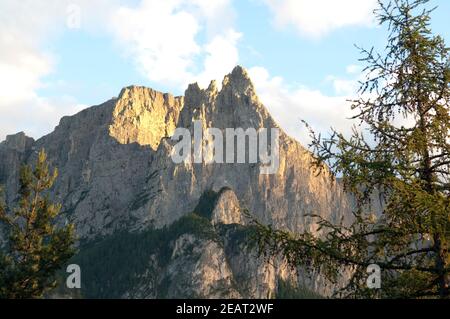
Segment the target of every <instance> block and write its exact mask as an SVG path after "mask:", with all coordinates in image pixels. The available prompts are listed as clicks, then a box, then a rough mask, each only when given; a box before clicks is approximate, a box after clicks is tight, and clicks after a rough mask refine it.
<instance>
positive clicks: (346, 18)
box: [265, 0, 377, 38]
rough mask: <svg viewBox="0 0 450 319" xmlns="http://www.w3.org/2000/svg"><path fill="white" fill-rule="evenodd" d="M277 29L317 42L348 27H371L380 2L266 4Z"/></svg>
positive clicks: (278, 0) (289, 0) (274, 0)
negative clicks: (292, 29) (290, 30)
mask: <svg viewBox="0 0 450 319" xmlns="http://www.w3.org/2000/svg"><path fill="white" fill-rule="evenodd" d="M265 2H266V3H267V5H268V6H269V8H270V9H271V11H272V12H273V14H274V15H275V23H276V24H277V25H278V26H286V25H293V26H294V27H295V28H296V29H297V31H298V32H300V34H302V35H305V36H309V37H313V38H317V37H321V36H324V35H326V34H327V33H329V32H331V31H333V30H335V29H339V28H342V27H347V26H371V25H373V24H374V17H373V10H374V9H375V8H376V6H377V0H339V1H337V0H314V1H312V0H265Z"/></svg>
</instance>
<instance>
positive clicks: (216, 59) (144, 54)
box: [111, 0, 241, 89]
mask: <svg viewBox="0 0 450 319" xmlns="http://www.w3.org/2000/svg"><path fill="white" fill-rule="evenodd" d="M232 20H233V10H232V8H231V4H230V1H228V0H217V1H206V0H168V1H160V0H143V1H142V2H141V3H140V5H138V6H137V7H129V6H121V7H119V8H117V9H116V10H115V12H114V13H113V14H112V17H111V24H112V27H111V30H112V32H113V34H114V35H115V37H116V38H117V39H118V41H119V43H120V45H121V46H122V47H123V49H124V51H125V52H126V53H127V54H128V55H129V56H130V57H131V58H132V59H133V60H134V61H135V63H136V66H137V68H138V69H139V70H140V71H141V72H142V73H143V75H144V76H146V77H147V78H148V79H149V80H151V81H153V82H157V83H159V84H162V85H168V86H170V87H172V88H176V89H185V88H186V84H187V83H190V82H193V81H200V82H201V84H205V82H206V78H208V81H209V80H212V79H221V78H222V77H223V76H224V75H225V74H226V73H227V72H229V70H230V69H232V68H233V66H234V65H235V64H237V62H238V57H239V55H238V49H237V43H238V40H239V38H240V36H241V35H240V34H239V33H238V32H236V31H234V29H233V28H232ZM205 29H206V30H205ZM202 31H205V35H206V36H205V39H204V40H203V41H200V40H199V38H200V36H201V35H202V34H201V32H202ZM199 66H201V67H199Z"/></svg>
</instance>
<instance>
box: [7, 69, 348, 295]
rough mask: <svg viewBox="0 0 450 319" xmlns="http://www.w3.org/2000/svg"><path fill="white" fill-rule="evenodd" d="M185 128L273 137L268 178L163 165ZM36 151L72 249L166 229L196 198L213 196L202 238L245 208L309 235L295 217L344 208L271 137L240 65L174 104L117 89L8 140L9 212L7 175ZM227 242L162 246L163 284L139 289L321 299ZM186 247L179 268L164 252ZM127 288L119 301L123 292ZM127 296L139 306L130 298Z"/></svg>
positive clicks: (303, 162)
mask: <svg viewBox="0 0 450 319" xmlns="http://www.w3.org/2000/svg"><path fill="white" fill-rule="evenodd" d="M195 121H198V122H199V123H201V125H202V127H203V128H209V127H215V128H218V129H220V130H225V129H226V128H237V127H239V128H243V129H247V128H255V129H260V128H278V129H280V148H279V153H280V154H279V158H280V163H279V169H278V171H277V172H276V173H275V174H272V175H261V174H260V166H261V163H256V164H252V163H244V164H238V163H234V164H232V163H231V164H217V163H213V164H208V165H206V164H203V163H202V164H196V163H186V162H184V163H180V164H176V163H174V162H173V161H172V159H171V154H172V151H173V148H174V146H175V144H176V142H175V141H173V140H172V139H171V138H170V137H171V135H172V134H173V132H174V131H175V129H176V128H178V127H183V128H187V129H189V130H192V129H193V127H192V126H193V125H192V124H193V123H194V122H195ZM41 148H44V149H45V150H46V151H47V153H48V159H49V161H50V164H51V166H55V167H58V169H59V171H60V175H59V178H58V180H57V181H56V183H55V186H54V188H53V190H52V192H51V193H50V196H51V198H52V199H53V200H55V201H58V202H60V203H62V205H63V215H62V219H61V222H63V223H65V222H72V223H74V224H75V226H76V231H77V234H78V236H79V238H80V239H81V240H82V241H84V242H89V241H92V240H94V239H96V238H99V237H105V236H114V235H115V234H119V233H121V232H123V231H125V232H148V231H150V232H152V231H153V230H152V229H166V228H167V227H170V226H171V225H173V224H174V223H176V222H177V221H179V220H182V218H185V217H186V216H190V215H189V214H191V213H192V212H195V210H196V209H197V208H198V205H199V202H200V201H201V198H202V196H203V195H204V194H207V193H208V192H213V193H221V194H222V195H223V196H224V197H223V198H219V199H218V200H217V202H214V205H215V206H214V207H213V208H211V212H208V214H209V213H210V214H211V219H210V220H209V222H208V223H211V225H212V227H213V228H212V229H213V230H214V229H215V230H217V229H220V227H222V226H223V227H225V226H226V225H240V227H246V221H245V218H243V217H242V215H241V211H242V209H243V208H246V209H248V210H249V211H250V212H251V213H252V214H253V215H254V216H255V217H256V218H258V219H259V220H261V221H262V222H264V223H268V224H272V225H273V226H274V227H276V228H279V229H288V230H291V231H293V232H300V231H304V230H309V231H312V232H316V230H317V225H316V224H315V223H313V222H312V221H311V220H310V219H309V218H306V217H305V216H306V215H308V214H312V213H314V214H318V215H321V216H322V217H325V218H327V219H329V220H331V221H339V220H340V219H341V218H342V217H345V216H346V215H347V214H348V212H349V207H350V203H349V200H348V197H347V195H346V194H344V192H343V190H342V188H341V186H340V185H339V184H338V183H337V182H336V181H333V180H332V178H330V177H331V176H330V173H329V171H328V170H327V169H324V170H323V171H322V172H321V173H319V174H316V173H317V172H315V171H314V170H313V169H312V168H311V163H312V155H311V153H310V152H309V151H307V150H306V149H305V148H304V147H303V146H302V145H300V143H299V142H297V141H296V140H294V139H293V138H291V137H289V136H288V135H287V134H286V133H284V132H283V131H282V129H281V128H280V127H279V125H278V124H277V123H276V122H275V120H274V119H273V118H272V116H271V115H270V114H269V112H268V111H267V109H266V107H265V106H264V105H263V104H262V103H261V102H260V100H259V98H258V96H257V94H256V90H255V88H254V86H253V84H252V82H251V79H250V77H249V76H248V73H247V71H246V70H245V69H244V68H242V67H240V66H238V67H236V68H234V69H233V71H232V72H231V73H230V74H228V75H226V76H225V77H224V80H223V82H222V88H221V89H220V90H218V88H217V85H216V83H215V82H214V81H213V82H211V84H210V85H209V87H208V88H206V89H201V88H200V87H199V86H198V84H191V85H189V86H188V88H187V90H186V92H185V95H184V97H174V96H173V95H171V94H169V93H161V92H158V91H155V90H153V89H150V88H145V87H140V86H129V87H126V88H124V89H122V91H121V93H120V95H119V97H118V98H113V99H110V100H109V101H106V102H104V103H102V104H99V105H97V106H93V107H90V108H88V109H85V110H83V111H81V112H79V113H77V114H75V115H73V116H70V117H63V118H62V119H61V121H60V123H59V124H58V126H57V127H56V128H55V130H54V131H53V132H52V133H50V134H48V135H46V136H44V137H42V138H40V139H38V140H36V141H34V140H33V141H32V140H30V139H28V138H27V137H26V136H25V135H24V134H19V135H17V136H12V137H10V138H9V142H2V143H1V144H0V159H1V161H0V163H1V164H0V184H5V185H6V192H5V193H6V201H7V202H8V203H9V204H13V203H14V200H15V198H16V197H15V196H16V195H15V194H16V193H17V189H18V183H17V180H18V175H17V174H18V168H19V167H20V165H21V164H22V163H27V162H28V163H32V162H33V160H34V159H35V157H36V152H37V151H38V150H39V149H41ZM224 189H226V191H225V192H223V190H224ZM186 236H187V237H186ZM229 239H230V238H227V237H226V236H225V237H223V238H222V240H223V241H224V244H223V245H224V246H223V247H225V248H221V246H220V245H219V246H217V245H215V244H214V243H213V242H211V241H210V240H199V239H198V238H197V237H195V236H194V235H192V234H183V235H181V237H179V238H172V239H170V240H171V242H172V244H173V245H169V247H170V248H168V249H173V250H174V252H173V253H172V254H171V255H173V259H171V261H170V262H169V264H164V265H159V266H158V265H156V266H155V267H156V268H157V269H159V270H158V271H157V272H156V273H160V274H164V275H156V274H154V276H157V278H156V279H155V278H153V277H152V279H151V280H153V281H154V280H156V281H157V282H159V283H160V282H161V281H163V280H165V278H166V279H167V278H171V282H175V284H174V285H175V286H173V285H172V288H170V287H169V293H168V296H170V297H177V296H186V295H189V294H192V295H195V294H198V295H200V296H203V297H220V296H225V297H260V298H263V297H267V296H269V295H270V294H271V293H274V291H275V290H276V289H277V285H278V281H279V280H280V278H281V279H283V280H285V279H286V278H291V279H292V278H295V280H296V281H298V280H300V281H303V282H304V284H306V285H308V287H309V288H311V289H312V290H316V291H320V292H321V293H324V294H326V293H328V292H329V289H328V288H326V286H325V285H324V283H323V281H322V279H321V278H320V277H317V276H315V277H314V278H313V279H312V280H306V277H305V276H304V273H303V275H302V276H300V277H299V276H297V275H295V274H294V273H292V272H291V271H288V270H287V266H286V265H285V264H283V263H282V262H279V263H277V265H278V266H276V267H275V266H269V264H267V261H264V260H261V259H258V258H255V259H252V258H250V257H249V256H248V255H246V254H244V253H242V252H241V251H239V249H238V251H236V249H237V248H236V247H229V249H227V248H226V247H228V246H227V245H226V244H225V243H226V242H228V241H229ZM182 243H184V244H182ZM186 243H188V244H186ZM189 243H190V244H189ZM193 243H195V245H197V246H198V247H203V249H200V250H198V251H196V254H195V256H197V257H198V259H196V260H194V261H193V260H192V258H193V257H192V256H189V255H188V254H181V255H183V256H184V257H183V258H181V259H180V258H179V256H180V254H178V255H177V254H175V251H176V250H177V249H178V250H179V247H185V248H183V249H184V250H183V251H185V252H186V251H189V250H190V248H186V247H190V246H192V245H193ZM180 245H181V246H180ZM186 245H187V246H186ZM177 247H178V248H177ZM186 249H187V250H186ZM204 254H209V255H208V256H209V257H205V256H206V255H204ZM212 256H215V257H214V258H216V262H215V264H214V265H215V266H214V267H212V268H211V267H209V266H208V260H211V259H214V258H213V257H212ZM149 258H150V257H149ZM152 258H156V257H152ZM183 263H184V264H183ZM183 265H184V266H183ZM158 267H162V268H158ZM268 267H269V268H270V269H269V268H268ZM182 269H190V270H189V271H188V274H186V276H187V277H183V276H184V275H183V276H181V277H182V278H181V279H180V278H179V279H178V280H179V281H180V282H183V285H182V288H180V289H181V290H179V287H178V288H177V287H176V282H177V280H175V279H174V278H175V277H176V278H178V276H179V275H180V274H179V273H178V272H179V271H181V270H182ZM189 274H190V275H189ZM194 274H197V275H196V276H197V277H196V278H198V281H196V284H192V285H189V280H188V278H189V276H194ZM138 275H139V274H138ZM141 275H143V274H140V275H139V276H141ZM152 276H153V275H152ZM161 276H162V277H161ZM205 276H206V277H205ZM236 276H238V277H239V276H241V277H242V276H244V277H245V278H247V279H246V280H248V281H246V285H248V291H249V292H248V293H242V291H241V292H239V291H240V290H239V289H237V290H236V289H235V287H234V284H233V282H234V281H235V280H236ZM206 278H208V280H206ZM151 280H150V281H151ZM174 280H175V281H174ZM150 281H148V280H145V281H144V287H140V288H139V287H134V288H136V289H138V288H139V289H141V288H142V289H143V291H147V290H148V289H150V288H148V287H147V288H146V287H145V285H146V284H145V283H147V284H150ZM202 282H208V283H209V284H207V285H206V286H205V285H203V284H201V283H202ZM219 283H221V284H220V286H221V287H222V286H223V287H222V288H221V289H220V291H221V293H222V295H221V294H216V293H213V290H214V289H212V287H216V286H217V285H219ZM222 284H223V285H222ZM134 288H133V289H134ZM133 289H131V290H129V289H128V290H127V291H124V292H123V293H122V295H123V296H131V295H133V294H132V293H131V291H135V290H133ZM139 289H138V290H139ZM142 289H141V290H142ZM141 290H139V291H141ZM150 290H151V292H149V294H148V295H147V296H153V297H154V296H157V294H156V292H157V290H158V288H157V287H156V286H155V287H154V289H153V290H152V289H150ZM246 291H247V290H246ZM141 292H142V291H141ZM135 296H140V297H146V296H145V294H142V293H139V294H135Z"/></svg>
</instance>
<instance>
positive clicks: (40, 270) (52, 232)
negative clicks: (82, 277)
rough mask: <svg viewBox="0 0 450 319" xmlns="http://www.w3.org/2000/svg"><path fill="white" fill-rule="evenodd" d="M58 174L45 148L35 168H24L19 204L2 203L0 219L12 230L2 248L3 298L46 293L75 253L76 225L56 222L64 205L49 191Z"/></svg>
mask: <svg viewBox="0 0 450 319" xmlns="http://www.w3.org/2000/svg"><path fill="white" fill-rule="evenodd" d="M56 178H57V170H56V169H55V170H54V171H53V173H50V172H49V167H48V164H47V156H46V153H45V152H44V151H41V152H40V153H39V155H38V159H37V163H36V166H35V168H34V169H32V168H31V167H30V166H27V165H26V166H23V167H22V169H21V172H20V189H19V196H20V199H19V201H18V207H17V208H15V209H13V210H9V209H8V208H7V207H6V205H5V204H4V203H3V204H0V222H2V223H3V224H4V225H5V226H6V227H5V228H6V229H7V230H8V231H9V234H10V237H9V241H7V245H6V249H5V250H4V251H3V252H2V251H0V269H1V272H0V298H8V299H15V298H21V299H22V298H27V299H29V298H41V297H43V296H44V294H45V293H46V292H47V291H49V290H51V289H52V288H54V287H55V286H56V281H55V273H56V272H57V271H58V270H60V269H61V268H62V267H63V266H64V264H65V263H66V262H67V261H68V259H69V258H71V257H72V256H73V254H74V250H73V248H72V246H73V243H74V228H73V225H67V226H64V227H58V226H57V225H56V218H57V216H58V214H59V212H60V209H61V206H60V205H59V204H53V203H51V202H50V200H49V198H48V196H47V195H45V192H46V191H47V190H49V189H50V188H51V187H52V185H53V183H54V181H55V179H56Z"/></svg>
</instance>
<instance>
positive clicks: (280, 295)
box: [275, 280, 323, 299]
mask: <svg viewBox="0 0 450 319" xmlns="http://www.w3.org/2000/svg"><path fill="white" fill-rule="evenodd" d="M322 298H323V297H322V296H321V295H319V294H317V293H315V292H313V291H311V290H309V289H308V288H306V287H303V286H300V287H295V286H293V285H292V284H291V283H290V282H288V281H285V280H280V281H279V282H278V289H277V292H276V296H275V299H322Z"/></svg>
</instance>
